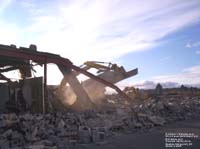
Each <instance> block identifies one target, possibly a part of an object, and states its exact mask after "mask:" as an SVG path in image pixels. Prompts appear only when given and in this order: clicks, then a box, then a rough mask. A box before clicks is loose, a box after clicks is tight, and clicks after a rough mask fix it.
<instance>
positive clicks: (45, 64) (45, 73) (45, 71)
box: [42, 62, 47, 114]
mask: <svg viewBox="0 0 200 149" xmlns="http://www.w3.org/2000/svg"><path fill="white" fill-rule="evenodd" d="M43 88H44V90H43V91H44V93H43V95H44V96H43V101H42V104H43V105H42V112H43V114H44V113H45V112H46V100H47V63H46V62H45V63H44V84H43Z"/></svg>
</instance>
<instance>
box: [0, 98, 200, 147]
mask: <svg viewBox="0 0 200 149" xmlns="http://www.w3.org/2000/svg"><path fill="white" fill-rule="evenodd" d="M113 96H114V98H120V97H117V95H113ZM107 98H108V97H107ZM112 98H113V97H112ZM110 99H111V98H109V100H110ZM118 101H119V102H115V103H110V102H106V101H104V104H105V105H107V106H105V105H103V108H102V109H96V110H88V111H85V112H81V113H79V112H65V113H61V112H60V113H47V114H31V113H25V114H19V115H16V114H14V113H10V114H1V115H0V148H2V149H4V148H13V149H14V148H15V149H16V148H22V147H23V148H27V149H37V148H38V149H43V148H48V149H57V148H59V149H60V148H61V149H62V148H63V149H65V148H76V147H77V148H78V147H80V145H87V144H90V143H95V144H97V145H103V144H106V143H107V138H108V137H110V136H112V135H115V134H117V133H126V132H129V133H133V132H135V131H141V130H146V129H149V128H153V127H155V126H162V125H164V124H166V123H170V122H174V121H178V120H185V119H191V118H197V117H199V115H200V108H199V107H200V97H199V96H181V95H178V96H177V95H176V96H175V95H174V96H171V95H162V96H160V98H159V100H157V97H150V98H148V99H146V100H145V101H144V102H140V103H134V104H130V105H125V104H122V102H120V99H118Z"/></svg>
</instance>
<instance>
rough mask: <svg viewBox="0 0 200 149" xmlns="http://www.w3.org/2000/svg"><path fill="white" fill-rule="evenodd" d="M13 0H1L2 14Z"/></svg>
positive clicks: (0, 8) (0, 9) (0, 11)
mask: <svg viewBox="0 0 200 149" xmlns="http://www.w3.org/2000/svg"><path fill="white" fill-rule="evenodd" d="M12 2H13V0H0V14H1V13H3V12H4V10H5V9H6V8H7V7H8V6H9V5H10V4H11V3H12Z"/></svg>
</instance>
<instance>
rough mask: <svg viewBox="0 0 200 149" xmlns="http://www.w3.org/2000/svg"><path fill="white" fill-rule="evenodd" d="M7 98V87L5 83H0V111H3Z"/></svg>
mask: <svg viewBox="0 0 200 149" xmlns="http://www.w3.org/2000/svg"><path fill="white" fill-rule="evenodd" d="M8 100H9V88H8V85H7V84H6V83H0V113H4V112H5V110H6V109H5V105H6V102H7V101H8Z"/></svg>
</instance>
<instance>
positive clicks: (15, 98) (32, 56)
mask: <svg viewBox="0 0 200 149" xmlns="http://www.w3.org/2000/svg"><path fill="white" fill-rule="evenodd" d="M49 63H53V64H56V65H57V66H58V68H59V70H60V71H61V72H62V74H63V76H64V78H63V80H62V81H61V84H60V86H59V87H58V93H61V94H62V92H63V91H64V90H66V92H67V94H66V95H65V98H72V99H71V100H73V101H74V102H75V103H77V102H78V103H79V104H78V105H79V106H80V109H90V108H91V107H92V106H93V104H95V103H96V102H97V99H99V98H102V96H103V95H104V89H105V87H106V86H107V87H111V88H113V89H114V90H116V91H117V92H118V93H119V95H120V96H122V97H123V98H124V99H126V100H129V97H128V96H127V95H126V94H125V93H124V92H122V91H121V90H120V89H119V88H118V87H117V86H115V85H114V84H115V83H117V82H119V81H121V80H123V79H126V78H129V77H131V76H134V75H136V74H137V73H138V70H137V69H133V70H131V71H128V72H126V71H125V70H124V68H123V67H119V66H117V65H116V64H111V63H108V66H105V65H104V64H102V62H95V61H88V62H86V63H84V66H83V67H77V66H75V65H73V63H72V62H71V61H70V60H69V59H66V58H63V57H60V56H59V55H55V54H51V53H46V52H38V51H37V47H36V46H35V45H30V47H29V48H24V47H20V48H17V47H16V46H15V45H11V46H7V45H0V80H1V83H0V95H1V102H0V112H1V113H6V112H9V111H14V112H23V111H31V112H43V113H45V112H46V111H48V109H49V105H51V104H52V103H51V104H50V102H51V101H50V100H49V98H48V91H47V64H49ZM38 65H39V66H43V69H44V70H43V72H44V75H43V76H42V77H34V76H33V75H32V71H34V67H35V66H38ZM90 68H95V69H97V70H98V75H97V76H96V75H94V74H92V73H90V72H88V71H87V70H88V69H90ZM14 70H18V71H19V72H20V75H21V76H20V78H19V80H18V81H13V80H12V78H10V77H8V76H7V75H6V74H5V73H7V72H10V71H14ZM79 74H83V75H85V76H87V77H89V79H87V80H85V81H83V82H82V83H80V82H79V80H78V79H77V76H78V75H79ZM66 84H69V85H68V86H67V87H66Z"/></svg>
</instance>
